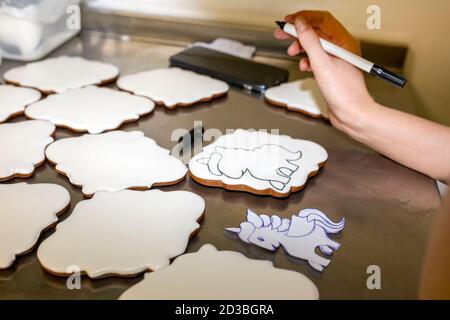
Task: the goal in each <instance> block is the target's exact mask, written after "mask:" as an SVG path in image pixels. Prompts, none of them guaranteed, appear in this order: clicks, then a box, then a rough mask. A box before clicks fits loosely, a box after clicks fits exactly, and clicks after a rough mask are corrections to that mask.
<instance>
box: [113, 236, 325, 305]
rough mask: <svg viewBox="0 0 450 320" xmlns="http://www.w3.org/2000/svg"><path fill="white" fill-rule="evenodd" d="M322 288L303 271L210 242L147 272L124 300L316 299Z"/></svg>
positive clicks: (126, 294)
mask: <svg viewBox="0 0 450 320" xmlns="http://www.w3.org/2000/svg"><path fill="white" fill-rule="evenodd" d="M318 298H319V292H318V290H317V287H316V286H315V285H314V283H312V282H311V280H309V279H308V278H307V277H305V276H304V275H302V274H301V273H298V272H295V271H289V270H283V269H277V268H275V267H274V266H273V264H272V263H271V262H269V261H260V260H253V259H249V258H247V257H245V256H244V255H242V254H240V253H238V252H233V251H217V249H216V248H215V247H214V246H212V245H210V244H206V245H204V246H203V247H201V248H200V250H199V251H198V252H195V253H189V254H184V255H182V256H180V257H178V258H177V259H176V260H175V261H174V262H173V263H172V264H171V265H170V266H169V267H168V268H165V269H163V270H159V271H156V272H152V273H147V274H146V275H145V278H144V280H142V281H141V282H139V283H137V284H136V285H134V286H133V287H131V288H130V289H128V290H127V291H125V292H124V293H123V294H122V296H121V297H120V299H122V300H144V299H145V300H169V299H170V300H315V299H318Z"/></svg>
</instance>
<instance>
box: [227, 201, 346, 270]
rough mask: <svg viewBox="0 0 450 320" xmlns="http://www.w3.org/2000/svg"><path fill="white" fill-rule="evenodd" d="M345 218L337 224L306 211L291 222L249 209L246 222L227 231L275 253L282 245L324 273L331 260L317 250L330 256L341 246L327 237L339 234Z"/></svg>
mask: <svg viewBox="0 0 450 320" xmlns="http://www.w3.org/2000/svg"><path fill="white" fill-rule="evenodd" d="M344 226H345V218H342V220H341V221H339V222H338V223H335V222H333V221H331V220H330V219H329V218H328V217H327V216H326V215H325V214H324V213H323V212H321V211H319V210H317V209H304V210H301V211H300V212H299V213H298V215H293V216H292V218H291V220H289V219H286V218H281V217H279V216H277V215H273V216H270V217H269V216H267V215H258V214H256V213H255V212H253V211H252V210H250V209H248V210H247V221H245V222H242V223H241V225H240V227H239V228H225V230H227V231H230V232H233V233H237V234H238V236H239V238H240V239H241V240H242V241H244V242H246V243H251V244H254V245H257V246H259V247H262V248H264V249H267V250H270V251H276V250H277V249H278V248H279V247H280V246H282V247H283V248H284V249H285V250H286V252H287V253H288V254H289V255H291V256H293V257H296V258H300V259H303V260H306V261H308V263H309V265H310V266H311V267H312V268H314V269H316V270H318V271H323V269H324V268H325V267H327V266H328V265H329V264H330V262H331V260H330V259H326V258H324V257H322V256H320V255H318V254H317V253H316V252H315V250H316V248H317V247H319V249H320V251H321V252H322V253H323V254H325V255H327V256H331V255H332V254H333V252H334V251H335V250H337V249H339V247H340V246H341V245H340V243H338V242H336V241H334V240H332V239H330V238H329V237H328V234H336V233H339V232H340V231H342V230H343V229H344Z"/></svg>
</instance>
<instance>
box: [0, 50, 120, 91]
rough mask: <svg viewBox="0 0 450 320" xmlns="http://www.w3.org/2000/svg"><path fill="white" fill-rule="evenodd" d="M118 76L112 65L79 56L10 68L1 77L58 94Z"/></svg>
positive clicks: (62, 57)
mask: <svg viewBox="0 0 450 320" xmlns="http://www.w3.org/2000/svg"><path fill="white" fill-rule="evenodd" d="M118 75H119V69H117V67H115V66H113V65H112V64H107V63H103V62H99V61H92V60H87V59H84V58H81V57H68V56H60V57H56V58H49V59H45V60H42V61H38V62H32V63H28V64H26V65H24V66H20V67H16V68H13V69H11V70H9V71H7V72H6V73H5V74H4V76H3V77H4V78H5V80H6V81H9V82H12V83H17V84H20V85H21V86H25V87H32V88H36V89H38V90H40V91H43V92H56V93H61V92H65V91H68V90H71V89H77V88H81V87H84V86H87V85H91V84H100V83H102V82H104V81H108V80H112V79H114V78H116V77H117V76H118Z"/></svg>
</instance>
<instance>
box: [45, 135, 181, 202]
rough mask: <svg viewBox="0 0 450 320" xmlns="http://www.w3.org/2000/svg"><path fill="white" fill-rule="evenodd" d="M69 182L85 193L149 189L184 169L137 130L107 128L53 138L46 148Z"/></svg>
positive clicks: (178, 176)
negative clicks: (100, 131)
mask: <svg viewBox="0 0 450 320" xmlns="http://www.w3.org/2000/svg"><path fill="white" fill-rule="evenodd" d="M46 155H47V158H48V159H49V160H50V161H51V162H52V163H55V164H56V170H58V171H59V172H63V173H64V174H65V175H67V177H68V178H69V180H70V182H71V183H72V184H74V185H77V186H82V187H83V193H84V194H85V195H88V196H89V195H92V194H93V193H95V192H96V191H102V190H103V191H111V192H114V191H119V190H123V189H127V188H133V187H134V188H151V187H152V186H153V185H154V184H173V183H175V182H177V181H178V180H181V179H182V178H183V177H184V176H185V175H186V172H187V168H186V166H185V165H184V164H183V163H182V162H181V161H180V160H178V159H177V158H175V157H173V156H171V155H170V151H169V150H167V149H164V148H161V147H160V146H158V145H157V144H156V142H155V141H154V140H153V139H150V138H148V137H145V136H144V133H143V132H141V131H132V132H125V131H111V132H107V133H102V134H98V135H91V134H85V135H83V136H81V137H76V138H67V139H61V140H58V141H55V142H54V143H52V144H51V145H50V146H49V147H48V148H47V150H46Z"/></svg>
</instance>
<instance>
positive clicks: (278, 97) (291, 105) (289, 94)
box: [264, 78, 328, 119]
mask: <svg viewBox="0 0 450 320" xmlns="http://www.w3.org/2000/svg"><path fill="white" fill-rule="evenodd" d="M264 96H265V98H266V101H267V102H269V103H271V104H273V105H276V106H280V107H286V108H287V109H288V110H292V111H298V112H301V113H303V114H306V115H308V116H311V117H314V118H326V119H327V118H328V111H327V108H328V107H327V103H326V101H325V100H324V98H323V96H322V93H321V92H320V89H319V87H318V86H317V84H316V81H315V80H314V79H312V78H310V79H305V80H298V81H293V82H288V83H283V84H281V85H279V86H276V87H273V88H270V89H268V90H267V91H266V92H265V93H264Z"/></svg>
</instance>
